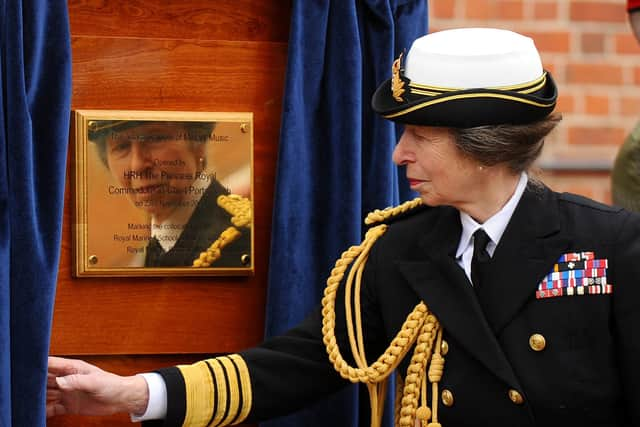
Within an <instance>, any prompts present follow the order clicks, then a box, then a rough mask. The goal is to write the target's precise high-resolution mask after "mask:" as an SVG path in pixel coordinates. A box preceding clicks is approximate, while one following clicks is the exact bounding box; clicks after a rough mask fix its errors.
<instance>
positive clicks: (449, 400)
mask: <svg viewBox="0 0 640 427" xmlns="http://www.w3.org/2000/svg"><path fill="white" fill-rule="evenodd" d="M442 404H443V405H444V406H453V393H451V390H447V389H444V390H442Z"/></svg>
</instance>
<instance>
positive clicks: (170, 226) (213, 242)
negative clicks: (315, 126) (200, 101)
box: [74, 110, 253, 277]
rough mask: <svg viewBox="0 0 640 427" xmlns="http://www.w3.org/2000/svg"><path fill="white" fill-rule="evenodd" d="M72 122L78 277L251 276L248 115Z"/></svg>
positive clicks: (85, 114)
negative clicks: (74, 136) (74, 155)
mask: <svg viewBox="0 0 640 427" xmlns="http://www.w3.org/2000/svg"><path fill="white" fill-rule="evenodd" d="M75 119H76V162H75V164H76V168H75V178H76V194H75V200H76V212H75V213H76V218H75V219H76V221H75V222H76V224H75V239H74V242H75V247H74V248H75V256H74V261H75V268H74V272H75V274H76V275H77V276H80V277H82V276H113V275H117V276H134V275H155V276H164V275H244V274H251V273H252V272H253V263H252V262H251V260H252V259H253V256H252V254H253V236H252V234H253V233H252V230H253V214H252V213H253V185H252V183H253V161H252V149H253V115H252V114H251V113H196V112H150V111H145V112H140V111H106V110H91V111H90V110H79V111H76V115H75Z"/></svg>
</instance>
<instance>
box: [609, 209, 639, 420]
mask: <svg viewBox="0 0 640 427" xmlns="http://www.w3.org/2000/svg"><path fill="white" fill-rule="evenodd" d="M614 259H615V265H613V266H611V267H613V271H614V272H615V276H613V277H612V279H613V280H614V282H613V286H614V291H613V295H614V300H613V312H614V319H613V320H614V325H615V326H614V328H615V330H614V334H615V340H616V351H617V359H618V363H619V372H620V377H621V381H622V386H623V394H624V399H625V401H626V402H625V403H626V405H625V406H626V409H627V411H628V414H629V417H630V419H631V420H632V425H634V426H640V216H638V215H635V214H629V216H628V218H627V220H626V221H625V223H624V225H623V227H622V229H621V231H620V234H619V236H618V239H617V242H616V253H615V258H614Z"/></svg>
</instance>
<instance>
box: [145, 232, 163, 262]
mask: <svg viewBox="0 0 640 427" xmlns="http://www.w3.org/2000/svg"><path fill="white" fill-rule="evenodd" d="M162 255H164V249H162V246H160V242H159V241H158V239H156V238H155V237H152V238H151V239H150V240H149V244H148V245H147V256H146V257H145V261H144V266H145V267H157V266H158V261H159V259H160V257H161V256H162Z"/></svg>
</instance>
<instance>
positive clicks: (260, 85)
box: [72, 37, 287, 128]
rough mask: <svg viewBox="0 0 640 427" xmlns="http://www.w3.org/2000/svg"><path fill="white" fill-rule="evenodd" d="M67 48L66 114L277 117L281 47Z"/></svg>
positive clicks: (98, 41) (107, 44) (152, 43)
mask: <svg viewBox="0 0 640 427" xmlns="http://www.w3.org/2000/svg"><path fill="white" fill-rule="evenodd" d="M72 48H73V56H74V60H73V95H72V106H73V108H96V109H129V110H135V109H140V110H145V109H169V110H185V109H196V110H204V111H218V110H220V109H221V108H223V109H224V111H256V109H257V113H260V112H261V110H262V109H266V110H268V111H269V110H270V111H273V112H274V113H277V114H279V113H280V109H279V106H280V102H279V101H280V99H281V96H282V85H283V83H282V82H283V81H284V73H285V63H286V54H287V52H286V45H284V44H273V43H259V42H256V43H251V42H215V41H210V42H199V41H191V40H189V41H185V40H144V39H113V38H84V37H73V38H72ZM273 107H276V109H275V110H273ZM271 125H276V128H277V127H279V122H277V123H271Z"/></svg>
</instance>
